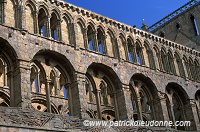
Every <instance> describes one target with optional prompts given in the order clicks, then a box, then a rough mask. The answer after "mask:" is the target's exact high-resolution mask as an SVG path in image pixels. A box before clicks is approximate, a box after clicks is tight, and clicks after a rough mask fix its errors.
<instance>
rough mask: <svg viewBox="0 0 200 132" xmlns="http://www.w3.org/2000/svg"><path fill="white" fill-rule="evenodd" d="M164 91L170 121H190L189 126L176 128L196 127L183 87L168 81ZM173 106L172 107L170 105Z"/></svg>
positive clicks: (189, 128) (191, 128)
mask: <svg viewBox="0 0 200 132" xmlns="http://www.w3.org/2000/svg"><path fill="white" fill-rule="evenodd" d="M166 93H167V95H168V99H169V102H168V104H167V107H168V113H169V115H172V116H171V119H170V120H172V121H192V122H191V126H190V127H183V126H178V127H177V129H178V130H187V131H189V130H193V129H195V128H196V125H195V120H194V116H193V112H192V107H191V104H190V98H189V96H188V94H187V92H186V91H185V90H184V88H183V87H182V86H181V85H179V84H177V83H174V82H170V83H168V84H167V86H166ZM171 106H173V107H171Z"/></svg>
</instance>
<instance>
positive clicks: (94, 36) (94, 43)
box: [93, 31, 98, 51]
mask: <svg viewBox="0 0 200 132" xmlns="http://www.w3.org/2000/svg"><path fill="white" fill-rule="evenodd" d="M93 34H94V35H93V49H94V51H98V42H97V41H98V40H97V31H94V33H93Z"/></svg>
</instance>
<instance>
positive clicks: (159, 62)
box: [153, 46, 163, 71]
mask: <svg viewBox="0 0 200 132" xmlns="http://www.w3.org/2000/svg"><path fill="white" fill-rule="evenodd" d="M153 52H155V55H156V57H155V63H157V66H158V68H159V69H160V70H161V71H163V66H162V59H161V53H160V51H159V50H158V48H157V47H155V46H154V47H153Z"/></svg>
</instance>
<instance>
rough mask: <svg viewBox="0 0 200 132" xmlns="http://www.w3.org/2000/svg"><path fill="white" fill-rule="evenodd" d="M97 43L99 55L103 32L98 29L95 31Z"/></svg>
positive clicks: (101, 48)
mask: <svg viewBox="0 0 200 132" xmlns="http://www.w3.org/2000/svg"><path fill="white" fill-rule="evenodd" d="M97 41H98V49H99V53H101V54H103V53H104V52H103V49H104V48H103V43H104V42H103V41H104V40H103V32H102V31H101V30H100V29H97Z"/></svg>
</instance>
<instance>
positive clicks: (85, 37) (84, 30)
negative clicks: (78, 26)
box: [83, 28, 89, 49]
mask: <svg viewBox="0 0 200 132" xmlns="http://www.w3.org/2000/svg"><path fill="white" fill-rule="evenodd" d="M83 36H84V46H85V49H89V47H88V38H87V28H84V29H83Z"/></svg>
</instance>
